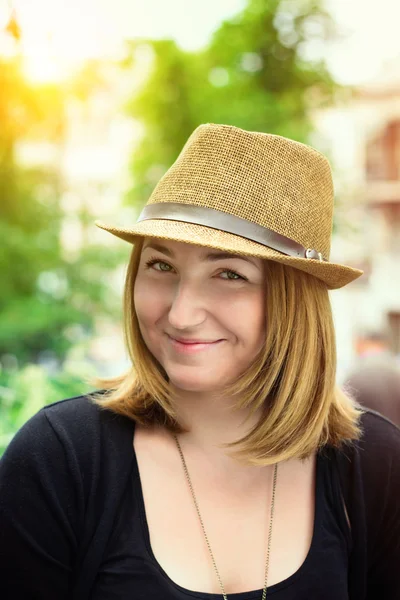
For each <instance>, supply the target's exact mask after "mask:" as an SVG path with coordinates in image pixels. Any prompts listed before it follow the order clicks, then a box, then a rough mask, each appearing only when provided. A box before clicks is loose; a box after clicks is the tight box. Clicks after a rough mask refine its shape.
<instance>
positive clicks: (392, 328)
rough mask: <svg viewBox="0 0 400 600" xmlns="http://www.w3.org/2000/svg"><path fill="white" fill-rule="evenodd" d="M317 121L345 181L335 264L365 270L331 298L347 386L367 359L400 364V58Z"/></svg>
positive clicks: (319, 137) (320, 141) (323, 144)
mask: <svg viewBox="0 0 400 600" xmlns="http://www.w3.org/2000/svg"><path fill="white" fill-rule="evenodd" d="M316 124H317V134H316V138H315V142H316V143H317V145H318V146H319V147H320V148H321V149H322V150H323V151H325V152H328V153H330V158H331V162H332V164H333V166H334V169H335V172H336V177H335V179H336V181H337V182H338V184H337V190H336V192H337V198H338V204H337V209H336V219H337V222H336V225H335V230H336V231H335V235H334V239H333V245H332V254H331V260H332V261H337V262H344V263H346V264H350V265H351V266H354V267H358V268H361V269H363V270H364V271H365V274H364V275H363V276H362V277H361V278H360V279H359V280H357V281H356V282H354V283H352V284H351V285H350V286H348V287H346V288H344V289H343V290H337V291H334V292H332V294H331V300H332V305H333V309H334V316H335V321H336V329H337V342H338V361H339V365H338V367H339V373H338V375H339V381H343V379H344V378H345V376H346V374H347V373H348V372H349V371H350V370H351V369H353V368H354V367H355V366H356V364H357V363H358V362H360V360H361V359H362V358H363V357H365V356H366V355H372V354H379V353H382V352H389V353H390V354H391V355H393V356H394V357H397V359H400V60H398V61H397V62H394V63H392V64H390V65H388V66H387V68H386V69H385V71H384V72H383V73H381V74H380V76H379V77H377V78H376V79H375V80H374V81H371V82H370V83H369V84H368V85H364V86H363V87H360V88H358V89H356V90H355V91H354V93H353V94H352V96H351V98H350V99H347V100H343V101H342V103H341V105H338V106H336V107H335V108H333V109H329V110H326V111H323V112H321V113H320V114H318V115H316ZM399 362H400V360H399Z"/></svg>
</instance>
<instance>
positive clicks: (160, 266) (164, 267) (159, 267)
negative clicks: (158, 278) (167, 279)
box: [146, 258, 173, 273]
mask: <svg viewBox="0 0 400 600" xmlns="http://www.w3.org/2000/svg"><path fill="white" fill-rule="evenodd" d="M146 269H153V270H154V271H161V272H163V273H170V272H171V271H173V268H172V267H171V265H170V264H168V263H167V262H164V261H163V260H159V259H158V258H151V259H150V260H148V261H147V262H146Z"/></svg>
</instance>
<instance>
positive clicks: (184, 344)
mask: <svg viewBox="0 0 400 600" xmlns="http://www.w3.org/2000/svg"><path fill="white" fill-rule="evenodd" d="M167 338H168V340H169V341H170V342H171V346H172V347H173V348H174V349H175V350H177V351H178V352H186V353H192V352H200V351H202V350H206V349H207V348H210V347H211V346H216V345H217V344H219V343H220V342H223V341H224V340H223V339H220V340H209V341H204V340H191V339H183V338H174V337H172V336H170V335H168V334H167Z"/></svg>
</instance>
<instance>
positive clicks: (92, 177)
mask: <svg viewBox="0 0 400 600" xmlns="http://www.w3.org/2000/svg"><path fill="white" fill-rule="evenodd" d="M398 14H399V13H398V2H397V0H380V2H379V3H377V2H373V1H372V0H370V1H369V0H326V1H323V0H268V1H267V0H217V1H215V0H202V1H201V2H199V1H198V0H146V2H143V1H142V0H68V1H67V0H14V1H12V0H0V454H1V453H2V452H3V450H4V448H5V446H6V445H7V443H8V442H9V441H10V439H11V437H12V435H13V434H14V433H15V431H16V430H17V429H18V428H19V427H20V426H21V425H22V424H23V423H24V422H25V421H26V420H27V419H28V418H29V417H30V416H31V415H32V414H34V413H35V412H36V411H37V410H39V408H41V406H43V405H44V404H46V403H49V402H54V401H57V400H60V399H62V398H65V397H68V396H72V395H78V394H81V393H84V392H87V391H89V390H91V389H93V388H92V385H91V383H90V379H91V378H92V377H93V376H95V375H101V376H110V375H115V374H117V373H120V372H121V371H123V370H124V369H125V368H126V366H127V358H126V354H125V350H124V344H123V336H122V331H121V292H122V286H123V279H124V273H125V268H126V262H127V259H128V256H129V251H130V247H129V245H128V244H126V243H124V242H122V241H119V240H118V239H117V238H114V237H113V236H111V235H109V234H107V233H105V232H103V231H100V230H98V229H97V228H96V227H95V226H94V220H95V219H97V218H100V219H102V220H105V221H106V220H110V221H112V222H119V223H127V222H129V221H134V220H135V218H136V216H137V214H138V212H139V211H140V208H141V206H142V205H143V204H144V203H145V202H146V199H147V198H148V196H149V194H150V192H151V191H152V189H153V187H154V185H155V184H156V182H157V181H158V180H159V178H160V177H161V175H162V174H163V173H164V172H165V171H166V170H167V168H168V167H169V166H170V165H171V163H172V162H173V161H174V160H175V158H176V157H177V155H178V153H179V151H180V149H181V147H182V146H183V144H184V142H185V141H186V139H187V137H188V136H189V135H190V133H191V132H192V130H193V129H194V128H195V127H197V126H198V125H199V124H200V123H206V122H214V123H227V124H232V125H236V126H239V127H243V128H245V129H249V130H257V131H266V132H270V133H276V134H280V135H284V136H288V137H291V138H294V139H296V140H299V141H302V142H306V143H310V144H311V145H313V146H314V147H316V148H318V149H319V150H321V151H322V152H324V153H325V154H326V155H327V156H328V157H329V159H330V161H331V164H332V167H333V169H334V177H335V187H336V213H335V223H334V239H333V244H332V254H331V260H332V261H337V262H344V263H346V264H349V265H351V266H354V267H357V268H362V269H364V271H365V274H364V275H363V277H361V278H360V279H359V280H357V281H356V282H355V283H353V284H352V285H350V286H349V287H348V288H345V289H343V290H337V291H334V292H332V293H331V300H332V305H333V310H334V317H335V323H336V330H337V343H338V382H339V383H340V384H344V383H346V382H347V381H348V380H349V377H350V376H351V374H352V373H355V372H356V371H357V370H359V369H367V370H369V365H370V364H373V365H374V366H376V364H378V366H379V363H380V364H381V365H385V368H387V367H388V366H389V367H390V369H391V370H392V371H396V369H398V365H399V362H400V260H399V259H400V37H399V34H398V21H399V19H398ZM355 381H356V379H354V378H353V382H355ZM392 385H394V387H395V388H396V386H397V389H398V388H399V385H398V383H397V384H396V383H394V384H393V383H392ZM377 394H378V396H379V392H377ZM398 402H399V403H400V399H398Z"/></svg>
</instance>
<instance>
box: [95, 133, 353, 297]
mask: <svg viewBox="0 0 400 600" xmlns="http://www.w3.org/2000/svg"><path fill="white" fill-rule="evenodd" d="M333 195H334V194H333V184H332V175H331V169H330V166H329V163H328V161H327V159H326V158H325V157H324V156H323V155H322V154H320V153H319V152H317V151H316V150H314V149H313V148H311V147H309V146H306V145H305V144H300V143H299V142H295V141H293V140H290V139H287V138H284V137H280V136H277V135H271V134H267V133H258V132H253V131H244V130H243V129H239V128H237V127H232V126H228V125H215V124H206V125H200V127H198V128H197V129H196V130H195V131H194V132H193V133H192V135H191V136H190V138H189V139H188V141H187V142H186V144H185V146H184V148H183V149H182V151H181V153H180V155H179V157H178V158H177V160H176V161H175V163H174V164H173V165H172V166H171V168H170V169H169V170H168V171H167V173H166V174H165V175H164V176H163V177H162V178H161V180H160V181H159V183H158V184H157V186H156V187H155V189H154V191H153V193H152V194H151V196H150V198H149V200H148V202H147V204H146V206H145V207H144V209H143V211H142V212H141V214H140V216H139V218H138V220H137V222H136V223H127V224H124V225H123V226H122V227H117V226H114V225H107V224H104V223H102V222H100V221H96V225H97V226H98V227H100V228H102V229H105V230H106V231H109V232H110V233H112V234H114V235H116V236H118V237H120V238H122V239H123V240H126V241H128V242H131V243H135V241H136V240H137V239H138V237H144V236H146V237H157V238H163V239H167V240H176V241H179V242H186V243H190V244H197V245H200V246H206V247H212V248H217V249H220V250H225V251H227V252H232V253H234V254H242V255H243V254H244V255H248V256H256V257H260V258H264V259H268V260H273V261H276V262H279V263H282V264H285V265H289V266H291V267H295V268H296V269H300V270H301V271H305V272H306V273H310V274H311V275H314V276H315V277H317V278H318V279H320V280H322V281H324V282H325V283H326V284H327V286H328V288H329V289H334V288H340V287H342V286H344V285H346V284H347V283H350V282H351V281H353V280H354V279H356V278H357V277H359V276H360V275H362V273H363V272H362V271H359V270H358V269H354V268H351V267H348V266H346V265H341V264H334V263H331V262H329V252H330V240H331V231H332V214H333Z"/></svg>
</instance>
